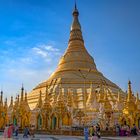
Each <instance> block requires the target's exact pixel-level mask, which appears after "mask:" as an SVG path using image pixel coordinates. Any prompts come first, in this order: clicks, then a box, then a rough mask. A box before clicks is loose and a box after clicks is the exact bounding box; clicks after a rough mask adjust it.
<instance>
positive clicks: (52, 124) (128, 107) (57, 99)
mask: <svg viewBox="0 0 140 140" xmlns="http://www.w3.org/2000/svg"><path fill="white" fill-rule="evenodd" d="M72 15H73V22H72V25H71V30H70V37H69V42H68V48H67V49H66V51H65V53H64V55H63V56H62V57H61V59H60V61H59V64H58V66H57V69H56V70H55V72H54V73H52V75H51V76H50V77H49V78H48V80H46V81H44V82H42V83H40V84H39V85H38V86H36V87H35V88H34V89H33V90H32V91H31V92H30V93H29V94H27V92H25V91H24V88H23V85H22V88H21V93H20V96H19V95H18V96H17V97H16V99H15V101H13V97H11V103H10V105H9V107H8V106H7V101H5V104H4V103H3V99H2V97H3V96H2V95H3V92H1V97H0V114H2V115H1V116H0V122H1V123H0V124H1V125H0V128H2V127H4V125H5V124H6V123H8V122H9V123H13V124H14V125H17V124H18V125H19V127H20V128H24V127H25V126H29V125H34V126H35V128H36V129H37V130H43V131H44V130H50V131H55V130H57V131H58V130H61V132H62V130H71V128H73V127H83V126H84V125H88V126H91V125H93V124H95V123H98V124H100V126H101V128H102V129H104V128H105V127H106V125H108V127H110V128H111V127H113V125H114V124H116V123H119V124H126V123H127V124H129V125H130V126H132V124H133V123H135V124H136V125H137V126H138V127H139V128H140V100H139V96H138V94H137V96H136V97H135V96H134V93H133V92H132V89H131V82H130V81H129V82H128V92H126V93H125V92H123V91H122V90H121V89H120V88H119V87H118V86H117V85H116V84H114V83H113V82H111V81H110V80H108V79H107V78H106V77H104V75H103V74H102V73H101V72H99V71H98V70H97V68H96V65H95V62H94V59H93V57H92V56H90V54H89V53H88V51H87V50H86V47H85V45H84V39H83V36H82V31H81V25H80V22H79V20H78V16H79V12H78V9H77V7H76V5H75V8H74V11H73V13H72ZM4 120H5V121H4ZM130 122H131V123H130Z"/></svg>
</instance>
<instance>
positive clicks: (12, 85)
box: [0, 44, 61, 96]
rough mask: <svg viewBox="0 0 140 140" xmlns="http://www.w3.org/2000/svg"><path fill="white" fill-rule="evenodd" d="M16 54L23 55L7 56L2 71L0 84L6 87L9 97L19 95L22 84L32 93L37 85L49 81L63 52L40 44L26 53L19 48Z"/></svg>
mask: <svg viewBox="0 0 140 140" xmlns="http://www.w3.org/2000/svg"><path fill="white" fill-rule="evenodd" d="M13 51H14V50H12V51H11V52H13ZM11 52H10V53H11ZM11 54H12V53H11ZM16 54H21V55H17V56H16V57H14V56H13V55H12V56H10V55H7V59H6V60H5V61H4V62H3V64H2V66H3V69H0V72H1V73H2V77H1V79H0V84H2V85H4V87H5V88H4V91H6V92H7V93H6V95H7V96H8V95H13V94H17V92H19V90H20V86H21V84H22V83H24V85H25V89H27V91H31V90H32V89H33V88H34V87H35V86H36V85H37V84H39V83H40V82H42V81H44V80H47V79H48V77H49V76H50V75H51V73H52V72H53V71H54V70H55V67H56V66H57V62H58V60H59V57H60V55H61V51H60V50H59V49H58V48H56V47H54V46H52V45H47V44H40V45H34V46H33V47H30V48H28V49H26V50H25V49H24V51H23V48H18V50H16ZM52 62H53V63H52ZM2 78H3V80H2Z"/></svg>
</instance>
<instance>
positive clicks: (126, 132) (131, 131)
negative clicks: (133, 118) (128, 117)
mask: <svg viewBox="0 0 140 140" xmlns="http://www.w3.org/2000/svg"><path fill="white" fill-rule="evenodd" d="M115 129H116V135H117V136H130V135H132V136H137V135H139V129H138V128H137V127H136V125H135V124H133V127H132V128H130V126H129V125H127V124H124V125H121V126H120V125H119V124H116V125H115Z"/></svg>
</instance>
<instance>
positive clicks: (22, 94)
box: [21, 83, 24, 101]
mask: <svg viewBox="0 0 140 140" xmlns="http://www.w3.org/2000/svg"><path fill="white" fill-rule="evenodd" d="M23 96H24V86H23V83H22V87H21V101H23Z"/></svg>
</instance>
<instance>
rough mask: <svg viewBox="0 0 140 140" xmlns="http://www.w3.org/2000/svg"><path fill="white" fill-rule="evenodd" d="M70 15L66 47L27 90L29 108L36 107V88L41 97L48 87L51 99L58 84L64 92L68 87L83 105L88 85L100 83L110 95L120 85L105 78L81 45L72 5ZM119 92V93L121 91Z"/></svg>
mask: <svg viewBox="0 0 140 140" xmlns="http://www.w3.org/2000/svg"><path fill="white" fill-rule="evenodd" d="M72 15H73V22H72V25H71V30H70V37H69V42H68V47H67V49H66V51H65V53H64V55H63V56H62V57H61V59H60V60H59V64H58V66H57V69H56V70H55V72H53V73H52V75H51V76H50V77H49V78H48V79H47V80H46V81H44V82H42V83H40V84H38V85H37V86H36V87H35V88H34V89H33V90H32V91H31V93H29V94H28V103H29V106H30V108H31V109H34V108H35V107H36V104H37V102H38V99H39V95H40V92H41V93H42V100H44V99H45V92H46V87H47V89H48V93H49V97H50V102H53V101H54V100H55V97H56V96H57V95H58V94H59V89H60V87H61V89H62V92H63V93H64V95H65V96H67V93H68V91H69V90H71V91H72V92H73V94H75V95H76V96H79V99H78V106H79V108H83V106H84V102H85V101H84V100H86V99H87V98H84V97H83V96H82V95H83V94H86V96H88V94H89V89H90V88H91V83H92V88H93V90H94V91H95V90H96V89H98V88H100V87H101V86H107V87H108V88H109V89H110V90H111V92H112V95H113V96H114V97H117V95H118V92H120V91H121V89H120V88H119V87H118V86H117V85H116V84H114V83H113V82H111V81H110V80H108V79H107V78H106V77H104V75H103V74H102V73H101V72H99V71H98V69H97V67H96V64H95V62H94V59H93V57H92V56H91V55H90V54H89V53H88V51H87V50H86V47H85V45H84V39H83V36H82V30H81V25H80V22H79V20H78V16H79V12H78V9H77V7H76V5H75V8H74V11H73V13H72ZM121 95H122V96H123V94H121Z"/></svg>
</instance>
